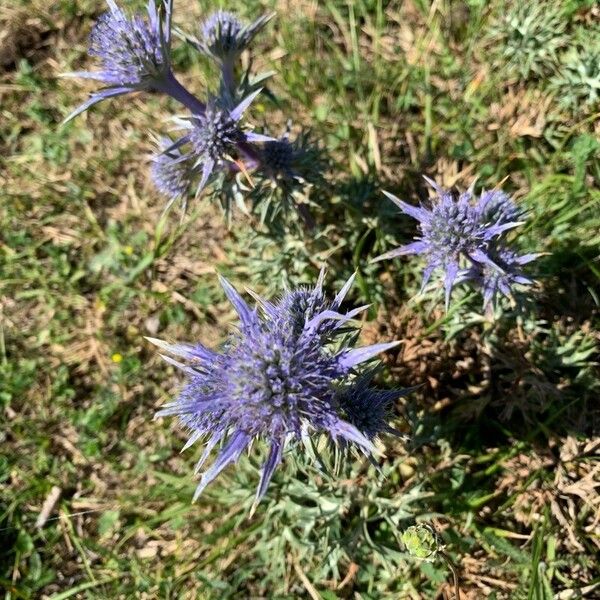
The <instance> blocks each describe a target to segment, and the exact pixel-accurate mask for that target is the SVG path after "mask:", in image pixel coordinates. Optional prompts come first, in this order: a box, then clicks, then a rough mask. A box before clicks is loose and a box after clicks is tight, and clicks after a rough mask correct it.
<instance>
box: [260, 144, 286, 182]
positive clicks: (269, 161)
mask: <svg viewBox="0 0 600 600" xmlns="http://www.w3.org/2000/svg"><path fill="white" fill-rule="evenodd" d="M261 159H262V160H261V166H262V168H263V169H264V170H265V171H266V172H268V173H269V174H271V175H272V176H273V177H274V178H278V177H286V178H291V177H293V176H294V172H293V165H294V146H292V144H291V142H290V140H289V138H288V137H287V136H283V137H281V138H279V139H277V140H273V141H272V142H267V143H265V144H264V145H263V147H262V152H261Z"/></svg>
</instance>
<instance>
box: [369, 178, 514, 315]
mask: <svg viewBox="0 0 600 600" xmlns="http://www.w3.org/2000/svg"><path fill="white" fill-rule="evenodd" d="M425 179H426V181H427V182H428V183H429V184H430V185H431V186H432V187H433V188H434V190H435V191H436V193H437V198H436V199H435V200H434V202H433V206H432V208H431V210H427V209H426V208H424V207H423V206H421V207H416V206H411V205H410V204H407V203H406V202H403V201H402V200H399V199H398V198H396V196H394V195H393V194H390V193H388V192H384V194H385V195H386V196H387V197H388V198H389V199H390V200H392V202H394V204H396V206H398V207H399V208H400V210H401V211H402V212H403V213H405V214H408V215H409V216H411V217H413V218H414V219H417V220H418V221H419V228H420V230H421V235H420V237H419V238H417V239H416V241H414V242H412V243H410V244H407V245H406V246H401V247H400V248H396V249H394V250H391V251H390V252H386V253H385V254H382V255H381V256H378V257H377V258H375V259H374V260H375V261H378V260H384V259H388V258H395V257H397V256H404V255H408V254H423V255H424V256H425V257H426V259H427V265H426V266H425V270H424V273H423V282H422V285H421V289H423V288H424V287H425V286H426V285H427V282H428V281H429V279H430V277H431V275H432V273H433V272H434V271H435V270H436V269H440V270H442V271H443V272H444V288H445V302H446V308H448V305H449V302H450V293H451V292H452V288H453V286H454V284H455V283H457V282H458V281H464V280H465V279H466V278H467V277H468V276H469V267H470V266H471V265H475V266H476V267H478V268H481V267H483V266H485V267H489V268H491V269H499V268H500V267H499V266H498V265H496V264H495V263H494V260H493V258H492V257H491V256H490V249H491V247H492V245H493V241H494V240H495V239H497V238H498V236H500V235H501V234H502V233H504V232H505V231H507V230H509V229H512V228H514V227H517V226H518V225H521V222H519V221H515V220H514V219H516V218H517V217H518V216H519V213H518V211H517V209H516V207H514V204H513V203H512V201H511V200H510V199H509V198H508V197H507V196H505V195H504V194H501V193H498V192H487V193H484V194H482V196H481V197H480V198H479V200H478V201H477V202H476V203H473V192H472V189H469V190H468V191H466V192H465V193H463V194H461V195H460V196H459V197H458V198H457V199H455V198H454V197H453V195H452V194H451V193H450V192H449V191H447V190H444V189H442V188H441V187H440V186H438V185H437V184H436V183H435V182H434V181H432V180H431V179H429V178H427V177H426V178H425ZM500 270H501V269H500Z"/></svg>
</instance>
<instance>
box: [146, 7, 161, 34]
mask: <svg viewBox="0 0 600 600" xmlns="http://www.w3.org/2000/svg"><path fill="white" fill-rule="evenodd" d="M146 11H147V12H148V21H149V22H150V27H151V28H152V30H153V31H158V13H157V12H156V4H155V3H154V0H148V6H147V7H146Z"/></svg>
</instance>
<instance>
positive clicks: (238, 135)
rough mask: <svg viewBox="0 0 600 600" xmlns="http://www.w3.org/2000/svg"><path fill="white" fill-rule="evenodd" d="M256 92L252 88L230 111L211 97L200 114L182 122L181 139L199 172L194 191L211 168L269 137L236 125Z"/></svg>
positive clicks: (204, 181)
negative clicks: (188, 145) (246, 146)
mask: <svg viewBox="0 0 600 600" xmlns="http://www.w3.org/2000/svg"><path fill="white" fill-rule="evenodd" d="M260 91H261V90H256V91H255V92H253V93H252V94H250V95H249V96H247V97H246V98H245V99H244V100H242V102H240V103H239V104H238V105H237V106H236V107H235V108H233V109H231V110H230V109H228V108H226V107H225V106H223V103H222V102H220V101H219V99H213V100H212V101H211V102H209V103H208V104H207V106H206V109H205V110H204V111H203V112H202V113H201V114H197V115H193V116H192V117H190V118H188V119H187V120H185V121H184V126H185V128H186V129H187V130H188V133H187V134H186V135H185V136H184V137H183V138H182V142H183V143H187V142H189V143H190V144H191V147H192V149H191V151H190V152H189V154H188V156H189V157H190V158H192V159H194V161H195V162H194V168H200V169H201V171H202V177H201V181H200V184H199V186H198V192H197V193H199V192H200V191H201V190H202V189H203V188H204V187H205V185H206V183H207V182H208V179H209V177H210V176H211V174H212V173H213V171H214V170H215V168H217V167H222V166H223V165H224V164H225V163H226V162H231V161H232V158H233V157H234V156H235V155H236V154H237V153H239V152H240V151H242V153H243V151H244V148H245V145H246V144H248V143H249V142H263V141H271V140H272V138H271V137H269V136H266V135H261V134H259V133H254V132H252V131H245V130H243V129H242V128H241V127H240V125H239V121H240V120H241V118H242V116H243V114H244V112H245V111H246V109H247V108H248V106H250V103H251V102H252V100H254V98H256V96H257V95H258V94H259V93H260Z"/></svg>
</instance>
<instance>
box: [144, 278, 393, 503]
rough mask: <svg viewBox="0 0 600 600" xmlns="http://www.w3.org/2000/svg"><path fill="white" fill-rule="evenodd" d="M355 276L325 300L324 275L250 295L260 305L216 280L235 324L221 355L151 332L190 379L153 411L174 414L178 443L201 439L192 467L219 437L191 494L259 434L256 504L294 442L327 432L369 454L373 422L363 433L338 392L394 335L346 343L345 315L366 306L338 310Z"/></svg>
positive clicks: (348, 317) (198, 491) (389, 345)
mask: <svg viewBox="0 0 600 600" xmlns="http://www.w3.org/2000/svg"><path fill="white" fill-rule="evenodd" d="M352 281H353V278H351V279H350V280H349V281H348V282H347V283H346V285H344V287H343V289H342V290H341V291H340V293H339V294H338V295H337V296H336V297H335V298H334V299H333V301H329V300H327V298H326V297H325V295H324V294H323V287H322V285H323V274H321V277H320V278H319V281H318V283H317V285H316V287H315V288H314V289H310V290H303V289H300V290H295V291H290V292H287V293H285V294H284V295H283V297H282V298H281V299H280V300H279V301H278V302H275V303H272V302H268V301H266V300H264V299H262V298H260V297H259V296H257V295H255V294H252V295H253V296H254V298H255V299H256V301H257V303H258V306H257V307H256V308H250V307H249V306H248V304H247V303H246V302H245V300H244V299H243V298H242V297H241V296H240V295H239V294H238V292H237V291H236V290H235V289H234V288H233V287H232V286H231V284H230V283H229V282H228V281H227V280H225V279H224V278H221V285H222V286H223V289H224V290H225V293H226V295H227V297H228V298H229V300H230V301H231V303H232V304H233V306H234V307H235V309H236V311H237V313H238V315H239V318H240V325H239V330H238V331H236V332H235V333H233V334H232V335H231V336H230V337H229V339H228V340H227V342H226V343H225V346H224V347H223V349H222V350H221V351H220V352H216V351H213V350H210V349H208V348H206V347H204V346H202V345H200V344H168V343H166V342H163V341H160V340H155V339H150V341H151V342H153V343H154V344H156V345H157V346H159V347H160V348H162V349H163V350H165V351H166V352H168V353H169V354H172V355H176V356H179V357H181V358H183V359H184V362H178V361H176V360H174V359H172V358H170V357H166V356H165V357H164V358H165V359H166V360H167V361H168V362H170V363H171V364H174V365H175V366H177V367H178V368H180V369H182V370H183V371H184V372H185V373H186V374H187V376H188V382H187V384H186V386H185V387H184V389H183V391H182V392H181V394H180V396H179V397H178V398H177V400H175V401H174V402H172V403H171V404H168V405H167V406H166V407H165V408H164V409H163V410H161V411H159V412H158V413H157V416H167V415H177V416H178V417H179V418H180V420H181V422H182V424H183V425H184V426H185V427H187V428H188V429H189V431H190V438H189V440H188V442H187V444H186V445H185V448H188V447H189V446H191V445H192V444H193V443H195V442H196V441H198V440H200V439H203V440H205V441H206V447H205V449H204V453H203V454H202V456H201V458H200V460H199V461H198V464H197V467H196V471H199V470H200V469H201V467H202V465H203V464H204V462H205V461H206V459H207V458H208V456H209V454H210V452H211V451H212V450H213V449H214V448H215V446H217V444H219V443H222V444H223V445H222V449H221V451H220V452H219V454H218V456H217V457H216V459H215V460H214V462H213V463H212V465H211V466H210V467H209V468H208V469H207V470H206V471H204V474H203V475H202V478H201V480H200V483H199V485H198V487H197V489H196V493H195V496H194V499H195V498H197V497H198V496H199V495H200V494H201V493H202V491H203V490H204V488H205V487H206V486H207V485H208V484H209V483H210V482H211V481H212V480H213V479H215V477H217V475H218V474H219V473H220V472H221V471H222V470H223V469H224V468H225V467H226V466H227V465H228V464H230V463H233V462H236V461H237V460H238V458H239V457H240V455H241V454H242V452H244V451H245V450H246V449H247V448H248V447H249V446H250V444H251V442H252V441H253V440H254V439H257V438H260V439H263V440H266V441H267V442H268V443H269V445H270V449H269V452H268V455H267V458H266V461H265V463H264V465H263V471H262V476H261V479H260V483H259V485H258V489H257V493H256V501H257V502H258V501H259V500H260V499H261V498H262V496H263V495H264V493H265V491H266V489H267V486H268V484H269V481H270V480H271V477H272V475H273V472H274V470H275V468H276V467H277V465H278V464H279V463H280V462H281V460H282V454H283V451H284V448H285V446H286V444H287V443H288V442H289V441H291V440H294V439H295V440H299V439H301V438H302V437H303V436H306V435H308V434H310V433H317V434H318V433H325V434H328V435H329V436H330V437H331V438H332V439H333V440H334V441H345V442H349V443H352V444H353V445H355V446H356V447H357V448H358V449H360V450H361V451H362V452H364V453H365V454H366V455H368V456H371V453H372V452H374V451H375V447H374V446H373V444H372V442H371V439H370V438H371V437H372V433H373V431H372V429H368V430H364V431H361V430H360V428H359V427H357V426H356V425H354V424H352V423H351V422H349V421H348V420H346V419H345V418H344V414H350V412H349V409H348V404H347V403H346V404H345V405H344V408H342V407H341V406H340V401H339V394H340V390H342V389H344V388H345V387H346V386H348V385H350V384H351V381H352V380H353V377H354V376H355V375H356V374H357V371H356V367H357V366H358V365H360V364H361V363H364V362H366V361H369V360H370V359H372V358H374V357H376V356H377V355H378V354H379V353H381V352H384V351H386V350H388V349H389V348H392V347H394V346H396V345H397V344H398V342H392V343H387V344H375V345H371V346H365V347H362V348H353V347H352V346H351V344H350V342H349V341H348V340H349V336H348V335H344V336H342V335H340V333H341V332H342V331H343V330H345V332H346V333H347V330H348V327H349V323H350V321H351V320H352V319H353V318H354V317H355V316H356V315H357V314H359V313H360V312H361V311H363V310H364V309H365V308H366V307H360V308H357V309H354V310H351V311H350V312H347V313H341V312H340V306H341V303H342V301H343V299H344V297H345V295H346V293H347V292H348V290H349V288H350V286H351V284H352ZM396 395H398V394H396ZM361 401H362V398H361ZM357 410H362V409H357ZM378 410H379V409H378ZM344 411H345V412H344ZM378 426H380V424H379V422H378ZM381 430H382V431H385V428H383V427H381Z"/></svg>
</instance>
